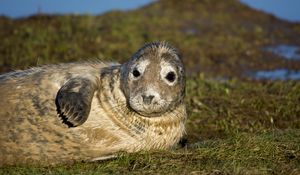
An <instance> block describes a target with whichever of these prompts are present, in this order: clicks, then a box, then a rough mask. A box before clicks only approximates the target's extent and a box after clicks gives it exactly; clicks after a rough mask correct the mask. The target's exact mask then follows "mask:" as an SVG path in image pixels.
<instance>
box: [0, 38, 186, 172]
mask: <svg viewBox="0 0 300 175" xmlns="http://www.w3.org/2000/svg"><path fill="white" fill-rule="evenodd" d="M184 81H185V79H184V69H183V65H182V61H181V59H180V58H179V56H178V54H177V52H176V51H175V50H174V49H173V48H172V47H170V46H168V45H166V44H164V43H151V44H148V45H146V46H144V47H143V48H141V49H140V50H138V51H137V53H135V54H134V55H133V57H132V58H131V59H130V60H129V61H128V62H127V63H124V64H122V65H117V64H105V63H80V64H79V63H70V64H61V65H52V66H44V67H39V68H33V69H30V70H26V71H17V72H12V73H8V74H4V75H1V76H0V90H1V92H0V99H1V101H0V106H1V110H0V165H2V166H3V165H8V164H25V163H30V164H33V163H38V164H56V163H60V162H69V161H73V160H97V159H101V158H103V157H105V156H109V155H113V154H115V153H117V152H119V151H126V152H135V151H140V150H149V149H166V148H169V147H171V146H173V145H174V144H175V143H177V142H178V141H179V139H180V138H181V136H182V135H183V133H184V121H185V119H186V111H185V106H184V104H183V97H184V89H185V82H184Z"/></svg>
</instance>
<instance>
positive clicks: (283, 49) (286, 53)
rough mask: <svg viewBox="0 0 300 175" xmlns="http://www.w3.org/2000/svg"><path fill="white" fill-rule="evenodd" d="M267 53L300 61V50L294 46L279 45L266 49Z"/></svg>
mask: <svg viewBox="0 0 300 175" xmlns="http://www.w3.org/2000/svg"><path fill="white" fill-rule="evenodd" d="M264 50H265V51H267V52H271V53H273V54H276V55H278V56H280V57H282V58H284V59H287V60H299V61H300V48H299V47H297V46H294V45H286V44H279V45H275V46H269V47H266V48H264Z"/></svg>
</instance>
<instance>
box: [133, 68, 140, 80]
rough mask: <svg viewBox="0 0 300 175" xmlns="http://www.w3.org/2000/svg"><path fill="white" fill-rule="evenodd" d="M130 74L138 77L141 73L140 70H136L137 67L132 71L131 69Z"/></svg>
mask: <svg viewBox="0 0 300 175" xmlns="http://www.w3.org/2000/svg"><path fill="white" fill-rule="evenodd" d="M132 75H133V76H134V77H135V78H138V77H139V76H141V73H140V71H138V70H137V68H134V69H133V71H132Z"/></svg>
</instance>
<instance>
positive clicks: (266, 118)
mask: <svg viewBox="0 0 300 175" xmlns="http://www.w3.org/2000/svg"><path fill="white" fill-rule="evenodd" d="M178 2H179V1H177V0H167V1H166V0H162V1H159V2H155V3H153V4H151V5H148V6H146V7H143V8H140V9H137V10H133V11H128V12H118V11H115V12H109V13H106V14H103V15H101V16H89V15H54V16H51V15H37V16H32V17H29V18H24V19H18V20H12V19H8V18H5V17H0V38H1V39H2V40H1V44H0V72H7V71H11V70H15V69H25V68H28V67H31V66H39V65H44V64H52V63H61V62H73V61H78V60H93V59H95V58H98V59H101V60H104V61H105V60H113V61H120V62H124V61H125V60H128V58H129V57H130V56H131V55H132V54H133V52H135V51H136V49H138V48H139V47H141V46H142V45H143V44H144V43H145V42H150V41H157V40H166V41H168V42H170V43H171V44H173V45H174V46H175V47H177V48H179V50H180V52H181V53H182V56H183V59H184V62H185V65H186V68H187V70H188V79H187V91H186V104H187V109H188V116H189V117H188V120H187V123H186V128H187V135H186V136H185V138H186V139H187V145H186V146H184V147H183V148H180V147H178V148H176V149H174V150H165V151H161V150H154V151H151V152H139V153H134V154H126V153H122V154H120V157H118V158H116V159H112V160H107V161H102V162H97V163H80V162H78V163H75V164H68V165H57V166H46V167H38V166H10V167H2V168H0V174H300V168H299V167H300V130H299V129H300V105H299V104H300V82H299V81H273V82H268V81H264V82H258V81H251V80H248V79H247V78H246V77H245V73H246V72H247V71H254V70H269V69H275V68H282V67H284V68H288V69H300V62H299V61H291V60H290V61H287V60H284V59H281V58H279V57H278V56H276V55H272V54H267V53H265V52H263V51H262V47H263V46H265V45H272V44H293V45H298V46H299V45H300V40H299V39H298V38H297V37H295V36H299V35H300V25H299V24H293V23H289V22H286V21H282V20H279V19H276V18H274V17H272V16H270V15H266V14H264V13H262V12H258V11H255V10H253V9H250V8H248V7H246V6H244V5H242V4H241V3H239V2H238V1H235V0H226V1H219V0H202V1H197V0H187V1H185V2H186V3H178ZM199 72H201V73H199Z"/></svg>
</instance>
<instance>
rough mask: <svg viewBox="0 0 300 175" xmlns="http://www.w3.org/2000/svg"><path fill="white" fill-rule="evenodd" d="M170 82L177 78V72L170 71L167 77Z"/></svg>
mask: <svg viewBox="0 0 300 175" xmlns="http://www.w3.org/2000/svg"><path fill="white" fill-rule="evenodd" d="M165 78H166V79H167V80H168V81H169V82H170V83H173V82H174V81H175V79H176V74H175V72H173V71H171V72H168V73H167V75H166V77H165Z"/></svg>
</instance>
